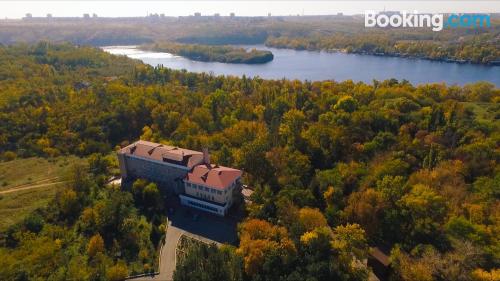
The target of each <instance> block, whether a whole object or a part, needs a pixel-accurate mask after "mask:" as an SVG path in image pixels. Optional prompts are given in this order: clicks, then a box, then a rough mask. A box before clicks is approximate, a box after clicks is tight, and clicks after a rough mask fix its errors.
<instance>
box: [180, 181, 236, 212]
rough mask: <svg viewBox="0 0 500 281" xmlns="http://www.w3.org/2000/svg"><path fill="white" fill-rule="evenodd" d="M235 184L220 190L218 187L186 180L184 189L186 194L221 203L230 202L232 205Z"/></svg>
mask: <svg viewBox="0 0 500 281" xmlns="http://www.w3.org/2000/svg"><path fill="white" fill-rule="evenodd" d="M234 186H235V183H234V182H233V184H231V185H230V186H229V187H227V188H225V189H224V190H220V189H217V188H212V187H209V186H205V185H199V184H194V183H189V182H186V181H184V191H185V192H186V194H188V195H191V196H193V197H197V198H200V199H203V200H210V201H213V202H217V203H219V204H226V203H228V205H229V206H231V204H232V201H233V196H232V191H233V189H234Z"/></svg>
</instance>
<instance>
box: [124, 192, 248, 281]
mask: <svg viewBox="0 0 500 281" xmlns="http://www.w3.org/2000/svg"><path fill="white" fill-rule="evenodd" d="M169 201H170V202H169V203H168V206H172V207H173V209H174V213H173V214H169V215H168V219H169V226H168V228H167V233H166V235H165V244H164V245H163V247H162V249H161V252H160V266H159V272H160V274H159V275H156V276H154V277H140V278H134V279H131V280H134V281H136V280H137V281H143V280H155V281H170V280H172V277H173V273H174V270H175V250H176V248H177V243H178V241H179V239H180V237H181V236H182V235H186V236H189V237H193V238H196V239H199V240H202V241H204V242H206V243H216V244H223V243H229V244H234V243H236V239H237V235H236V225H237V223H238V222H237V220H236V219H232V218H221V217H218V216H215V215H212V214H208V213H205V212H202V211H198V210H194V209H191V208H187V207H184V206H181V205H180V204H179V201H178V199H177V200H176V198H174V199H172V200H169Z"/></svg>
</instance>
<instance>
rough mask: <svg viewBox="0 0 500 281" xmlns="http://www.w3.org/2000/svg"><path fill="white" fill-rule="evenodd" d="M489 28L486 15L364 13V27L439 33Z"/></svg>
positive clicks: (404, 12)
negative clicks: (430, 30) (467, 28)
mask: <svg viewBox="0 0 500 281" xmlns="http://www.w3.org/2000/svg"><path fill="white" fill-rule="evenodd" d="M490 26H491V23H490V15H488V14H449V15H447V16H446V17H445V15H444V14H419V13H417V12H413V13H408V12H406V11H403V12H401V13H395V12H391V13H385V12H384V13H378V12H374V11H365V27H410V28H411V27H414V28H431V29H432V30H433V31H441V30H443V29H444V28H458V27H469V28H476V27H490Z"/></svg>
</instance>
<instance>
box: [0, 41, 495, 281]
mask: <svg viewBox="0 0 500 281" xmlns="http://www.w3.org/2000/svg"><path fill="white" fill-rule="evenodd" d="M0 62H3V65H5V67H4V68H3V69H2V70H0V77H3V78H4V79H1V80H0V93H1V94H0V97H1V99H0V144H1V145H0V155H1V157H2V159H6V160H8V159H12V158H13V156H17V158H29V157H42V158H51V157H57V156H70V155H76V156H79V157H88V161H86V162H85V163H83V164H82V163H80V164H77V165H76V166H75V167H74V168H73V169H71V173H70V175H71V176H70V182H68V183H67V184H65V185H64V186H63V188H61V189H60V190H58V191H57V192H56V194H55V196H54V199H53V200H50V202H49V204H47V207H46V208H41V209H40V210H38V211H37V212H35V213H33V214H32V215H30V216H28V217H29V219H25V220H21V219H19V220H17V221H18V223H16V224H15V225H13V226H11V227H9V228H8V229H7V230H5V231H3V232H2V240H0V242H1V244H0V279H2V280H12V279H22V278H24V279H43V280H46V279H51V280H67V279H70V278H71V277H73V276H85V277H86V278H87V277H88V279H95V280H103V279H107V280H120V279H123V278H124V277H125V276H127V275H129V274H137V273H142V272H151V271H154V270H155V266H156V265H155V262H156V260H157V259H156V255H157V250H156V249H157V247H158V246H159V245H160V241H161V239H162V235H163V234H164V231H165V226H166V225H167V223H166V219H165V214H166V212H167V210H168V207H169V206H167V205H165V204H166V203H165V202H164V200H161V198H163V195H162V194H161V191H160V190H159V189H158V187H157V186H156V184H154V183H148V182H144V181H135V182H134V183H131V184H132V187H130V188H128V189H123V190H121V189H118V188H116V187H113V186H109V185H107V184H106V179H107V178H109V176H110V175H112V174H113V171H112V169H114V168H115V167H116V163H112V160H111V158H110V157H109V156H108V155H110V153H112V152H113V151H115V150H116V149H117V148H119V147H122V146H124V145H127V144H129V143H131V142H133V141H135V140H137V139H143V140H149V141H154V142H162V143H168V144H171V145H175V146H179V147H186V148H190V149H195V150H202V149H203V148H204V147H208V148H209V149H210V151H211V157H212V158H211V159H212V160H211V161H213V162H214V163H220V164H222V165H224V166H229V167H235V168H238V169H242V170H243V171H244V172H245V174H244V178H243V181H244V183H245V184H247V185H249V186H251V187H253V188H254V193H253V195H252V198H251V201H252V202H253V203H252V204H249V205H244V206H242V208H243V210H244V212H245V218H244V220H243V221H242V222H241V223H240V225H239V228H238V230H239V233H238V235H239V244H238V245H237V247H225V248H222V249H220V250H219V249H214V248H210V249H208V248H207V249H205V248H203V247H201V248H200V247H198V248H195V249H193V250H192V251H188V252H187V254H186V256H185V257H184V261H185V263H184V264H179V266H178V270H179V271H178V273H177V277H175V278H176V280H189V278H191V279H192V278H195V277H197V276H205V275H204V274H207V275H206V276H219V277H220V276H232V277H234V278H233V279H231V280H245V281H247V280H248V281H250V280H315V278H316V279H317V280H366V279H367V274H368V270H367V269H366V268H365V267H363V266H352V265H353V264H355V263H357V261H360V260H363V259H365V258H366V257H367V256H368V255H369V247H370V246H376V245H381V244H383V245H390V247H391V248H392V252H391V254H390V255H391V259H392V261H393V269H394V273H393V274H394V278H396V279H397V280H403V281H410V280H412V281H413V280H487V279H477V278H479V277H481V276H490V275H492V274H495V272H496V271H495V270H496V269H498V268H499V267H500V256H499V253H500V251H499V250H498V249H500V240H499V237H500V235H498V233H499V222H500V220H499V218H498V213H499V207H500V204H499V202H500V201H499V199H500V193H499V188H498V187H499V186H500V185H499V181H500V170H499V165H498V162H499V161H500V154H499V149H498V147H499V146H498V143H499V141H500V140H499V136H500V135H499V128H498V116H499V114H498V110H499V108H498V102H499V101H500V90H499V89H498V88H496V87H495V86H494V85H492V84H490V83H487V82H480V83H476V84H470V85H466V86H464V87H459V86H453V85H451V86H450V85H445V84H426V85H418V86H415V85H411V84H410V83H408V82H407V81H397V80H394V79H392V80H386V81H374V82H373V83H371V84H366V83H361V82H360V83H354V82H352V81H344V82H335V81H313V82H309V81H308V82H301V81H290V80H286V79H281V80H264V79H260V78H247V77H242V78H238V77H224V76H214V75H210V74H206V73H203V74H195V73H189V72H186V71H175V70H171V69H168V68H163V67H161V66H159V67H150V66H148V65H144V64H142V63H140V62H138V61H135V60H130V59H127V58H124V57H116V56H112V55H110V54H106V53H104V52H103V51H101V50H99V49H97V48H91V47H76V46H72V45H69V44H64V45H59V44H49V43H39V44H36V45H32V46H31V45H19V46H0ZM15 161H21V160H15ZM26 161H29V160H26ZM7 163H8V162H7ZM14 163H22V162H14ZM1 165H5V163H2V164H1ZM7 166H10V164H7ZM23 175H26V177H32V180H35V179H38V177H36V176H35V175H30V173H29V171H27V172H26V174H24V173H23ZM16 180H18V179H15V178H10V179H7V182H8V184H9V182H14V181H16ZM18 181H19V184H23V183H24V180H21V179H19V180H18ZM16 184H17V183H16ZM2 200H5V198H4V199H2ZM9 200H10V199H9ZM1 202H2V201H1V200H0V204H1ZM26 212H28V211H25V212H20V216H21V215H24V214H25V213H26ZM12 216H14V214H12ZM198 255H203V256H204V257H206V260H210V261H211V262H210V263H208V264H207V263H206V262H204V261H206V260H205V259H204V260H200V259H198V258H197V257H198ZM438 261H439V262H438ZM194 265H196V266H194ZM188 268H189V269H190V270H186V269H188ZM488 274H489V275H488ZM104 276H105V277H104ZM174 276H175V275H174ZM193 276H194V277H193ZM415 276H417V277H415ZM477 276H479V277H477ZM183 278H184V279H183ZM213 278H215V279H217V278H218V277H213ZM221 278H222V277H221ZM221 278H219V279H221Z"/></svg>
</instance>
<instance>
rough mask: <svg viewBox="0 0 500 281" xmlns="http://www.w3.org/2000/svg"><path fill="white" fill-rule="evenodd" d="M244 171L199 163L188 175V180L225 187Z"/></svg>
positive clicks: (218, 187)
mask: <svg viewBox="0 0 500 281" xmlns="http://www.w3.org/2000/svg"><path fill="white" fill-rule="evenodd" d="M242 173H243V172H242V171H240V170H237V169H233V168H228V167H223V166H218V165H213V164H212V165H210V166H209V165H198V166H196V167H194V169H193V171H192V172H190V173H188V174H187V176H186V182H189V183H195V184H200V185H205V186H209V187H213V188H217V189H225V188H226V187H228V186H229V185H230V184H231V183H233V182H234V181H235V180H236V179H237V178H239V177H241V175H242Z"/></svg>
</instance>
